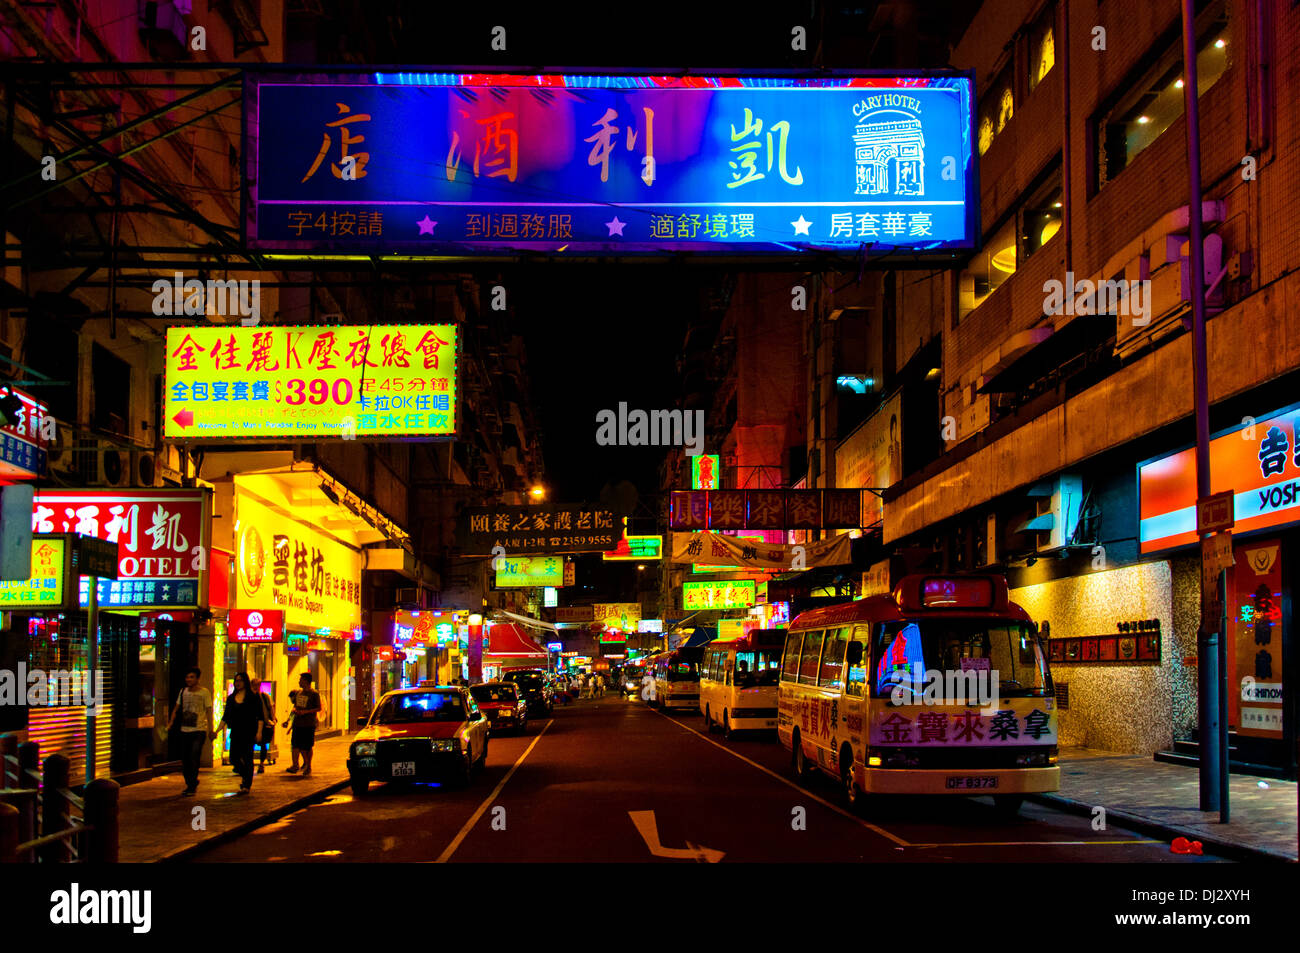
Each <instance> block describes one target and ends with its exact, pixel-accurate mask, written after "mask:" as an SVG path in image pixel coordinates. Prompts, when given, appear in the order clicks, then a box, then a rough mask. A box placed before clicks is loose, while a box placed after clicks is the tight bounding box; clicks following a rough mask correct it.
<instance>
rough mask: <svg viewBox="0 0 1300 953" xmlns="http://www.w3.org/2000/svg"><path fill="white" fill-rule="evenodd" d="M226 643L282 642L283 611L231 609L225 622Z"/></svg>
mask: <svg viewBox="0 0 1300 953" xmlns="http://www.w3.org/2000/svg"><path fill="white" fill-rule="evenodd" d="M226 641H228V642H283V641H284V610H283V609H231V610H230V615H229V617H228V620H227V629H226Z"/></svg>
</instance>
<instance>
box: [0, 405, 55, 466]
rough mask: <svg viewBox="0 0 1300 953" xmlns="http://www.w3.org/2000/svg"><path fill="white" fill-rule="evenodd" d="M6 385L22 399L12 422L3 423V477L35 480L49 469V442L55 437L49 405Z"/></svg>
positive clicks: (0, 456)
mask: <svg viewBox="0 0 1300 953" xmlns="http://www.w3.org/2000/svg"><path fill="white" fill-rule="evenodd" d="M5 387H6V388H7V389H8V390H9V391H11V392H12V393H13V395H14V396H15V397H17V398H18V399H19V401H21V406H20V407H19V408H18V409H17V412H16V414H15V419H14V420H13V422H12V423H7V424H5V425H4V426H0V478H5V479H10V480H31V479H33V478H35V477H39V476H42V475H44V473H45V446H46V444H47V443H49V440H50V439H52V432H53V429H54V418H53V417H51V416H49V408H47V407H46V406H45V405H44V404H42V403H40V402H39V401H38V400H36V398H34V397H32V396H30V395H29V394H26V393H24V392H23V391H21V390H19V389H18V388H16V387H11V386H10V385H8V384H6V385H5Z"/></svg>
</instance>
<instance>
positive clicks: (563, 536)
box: [457, 503, 621, 585]
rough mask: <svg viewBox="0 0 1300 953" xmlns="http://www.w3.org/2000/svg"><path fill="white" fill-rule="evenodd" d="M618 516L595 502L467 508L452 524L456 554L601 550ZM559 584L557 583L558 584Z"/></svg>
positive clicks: (608, 544)
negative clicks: (497, 548)
mask: <svg viewBox="0 0 1300 953" xmlns="http://www.w3.org/2000/svg"><path fill="white" fill-rule="evenodd" d="M617 525H618V514H617V513H615V512H614V511H613V510H611V509H609V508H607V507H603V506H600V505H599V504H588V503H574V504H554V505H548V504H543V505H539V506H511V505H507V504H502V505H499V506H479V507H469V508H467V509H466V510H465V511H464V512H463V513H462V514H461V516H460V522H459V524H458V525H457V543H458V544H459V546H460V548H461V555H462V556H496V555H500V553H499V552H493V550H494V548H496V547H500V548H501V549H504V550H505V553H506V555H508V556H510V557H512V558H513V557H516V556H539V555H540V556H545V555H550V554H553V553H590V552H598V553H599V552H606V551H608V550H611V549H613V548H614V547H615V546H616V545H617V543H618V540H619V538H620V536H619V534H620V533H621V530H616V529H615V527H616V526H617ZM560 584H561V585H562V584H563V579H561V580H560Z"/></svg>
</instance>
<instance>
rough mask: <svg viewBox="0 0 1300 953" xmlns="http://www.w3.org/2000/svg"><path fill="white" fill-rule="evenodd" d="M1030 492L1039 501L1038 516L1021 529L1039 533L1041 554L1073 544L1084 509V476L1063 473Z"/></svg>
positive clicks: (1037, 505)
mask: <svg viewBox="0 0 1300 953" xmlns="http://www.w3.org/2000/svg"><path fill="white" fill-rule="evenodd" d="M1029 495H1030V496H1031V497H1033V498H1034V500H1035V503H1036V507H1035V508H1036V511H1037V515H1036V516H1035V517H1034V518H1033V519H1031V520H1028V521H1027V522H1025V523H1024V525H1022V526H1020V527H1019V529H1018V530H1017V532H1022V533H1023V532H1027V531H1033V532H1034V533H1036V534H1037V538H1036V542H1035V547H1034V548H1035V549H1036V550H1037V551H1038V552H1040V553H1043V552H1051V551H1053V550H1058V549H1062V548H1064V547H1066V546H1069V545H1070V544H1071V543H1073V542H1074V536H1075V532H1076V530H1077V529H1078V526H1079V517H1080V515H1082V512H1083V477H1081V476H1071V475H1069V474H1062V475H1060V476H1058V477H1054V478H1053V479H1051V480H1046V481H1044V482H1042V483H1039V484H1038V485H1037V486H1035V487H1033V488H1032V489H1031V490H1030V491H1029Z"/></svg>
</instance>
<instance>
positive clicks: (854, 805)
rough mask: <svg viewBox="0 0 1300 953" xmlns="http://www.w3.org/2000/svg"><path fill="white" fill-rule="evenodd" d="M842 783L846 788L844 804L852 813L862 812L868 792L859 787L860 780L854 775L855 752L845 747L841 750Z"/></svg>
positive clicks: (844, 788)
mask: <svg viewBox="0 0 1300 953" xmlns="http://www.w3.org/2000/svg"><path fill="white" fill-rule="evenodd" d="M840 784H841V785H842V787H843V790H844V804H845V806H847V807H848V809H849V812H850V813H852V814H860V813H861V812H862V808H863V804H864V802H865V801H866V797H867V796H866V794H864V793H863V792H862V791H860V790H859V789H858V782H857V781H856V780H855V779H854V777H853V752H852V750H851V749H849V748H847V747H846V748H845V749H844V750H843V751H841V752H840Z"/></svg>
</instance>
